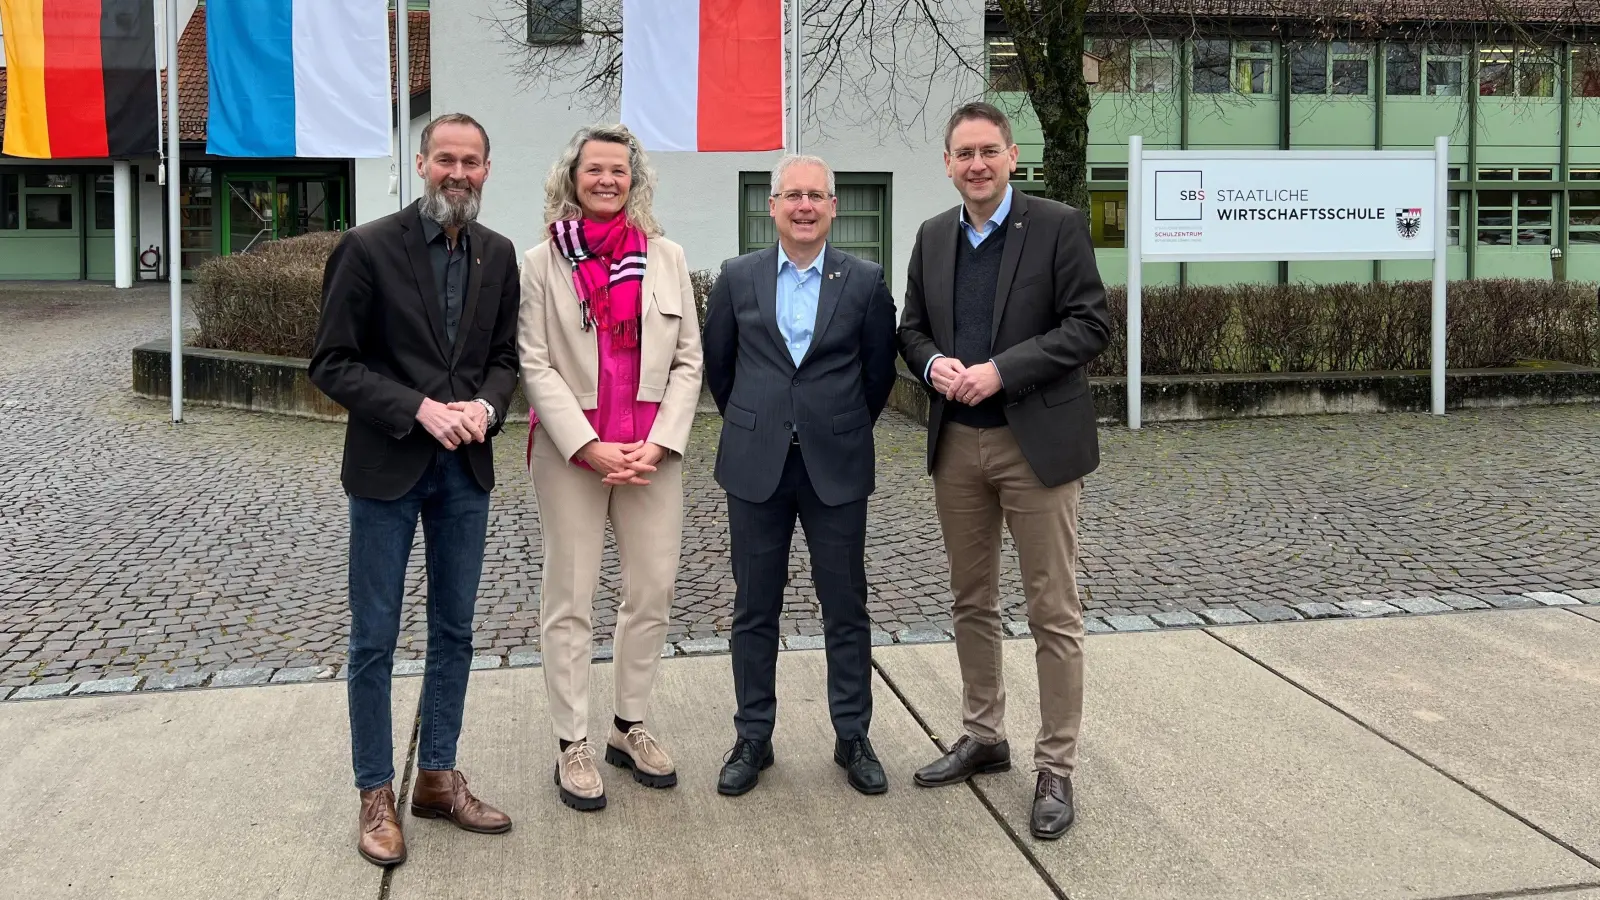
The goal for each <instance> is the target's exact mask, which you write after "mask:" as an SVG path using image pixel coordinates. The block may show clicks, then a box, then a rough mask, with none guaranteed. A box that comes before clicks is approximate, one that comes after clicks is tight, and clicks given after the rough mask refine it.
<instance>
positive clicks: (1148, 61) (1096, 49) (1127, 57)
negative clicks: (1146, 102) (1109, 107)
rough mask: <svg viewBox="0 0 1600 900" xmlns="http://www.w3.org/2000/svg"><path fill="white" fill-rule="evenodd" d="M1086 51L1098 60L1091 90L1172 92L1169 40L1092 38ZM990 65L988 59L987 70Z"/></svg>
mask: <svg viewBox="0 0 1600 900" xmlns="http://www.w3.org/2000/svg"><path fill="white" fill-rule="evenodd" d="M1088 51H1089V53H1090V54H1091V55H1093V56H1097V57H1099V58H1100V59H1101V60H1102V62H1101V63H1100V82H1099V83H1098V84H1095V85H1092V86H1091V87H1092V89H1093V90H1095V91H1098V92H1100V93H1104V94H1122V93H1127V92H1128V91H1130V90H1132V91H1134V92H1136V93H1140V94H1169V93H1171V92H1172V85H1173V82H1174V81H1175V80H1176V79H1175V78H1174V77H1173V73H1174V72H1175V71H1176V68H1175V62H1174V59H1173V56H1174V54H1173V43H1172V41H1155V40H1137V41H1135V40H1127V39H1124V38H1093V39H1091V40H1090V41H1089V43H1088ZM993 68H994V64H993V62H991V63H990V71H991V72H992V71H993ZM996 90H999V88H996ZM1019 90H1020V88H1019Z"/></svg>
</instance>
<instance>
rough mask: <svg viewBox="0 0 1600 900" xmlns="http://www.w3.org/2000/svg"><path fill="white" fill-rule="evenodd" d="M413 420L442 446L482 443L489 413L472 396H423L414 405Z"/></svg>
mask: <svg viewBox="0 0 1600 900" xmlns="http://www.w3.org/2000/svg"><path fill="white" fill-rule="evenodd" d="M417 421H418V422H421V423H422V427H423V428H426V429H428V433H429V434H431V435H433V437H434V440H437V441H438V442H439V443H441V444H443V445H444V448H445V449H446V450H454V449H456V448H457V447H460V446H461V445H463V444H472V443H482V442H483V441H484V440H485V439H486V436H487V435H488V433H489V413H488V412H487V411H486V410H485V409H484V408H483V404H482V403H479V402H477V401H476V400H465V401H462V400H457V401H455V402H453V403H440V402H439V401H437V400H434V399H432V398H431V397H424V398H422V406H421V407H420V408H418V409H417Z"/></svg>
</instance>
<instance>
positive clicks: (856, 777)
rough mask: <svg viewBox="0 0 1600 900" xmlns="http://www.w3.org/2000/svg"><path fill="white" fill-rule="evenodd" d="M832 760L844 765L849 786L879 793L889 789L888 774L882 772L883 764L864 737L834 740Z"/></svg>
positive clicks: (867, 792)
mask: <svg viewBox="0 0 1600 900" xmlns="http://www.w3.org/2000/svg"><path fill="white" fill-rule="evenodd" d="M833 761H834V762H836V763H838V764H839V765H841V766H843V767H844V774H845V778H846V779H847V780H848V781H849V782H850V786H851V787H853V788H855V789H856V790H858V791H860V792H861V793H863V794H881V793H883V792H884V791H887V790H888V789H889V776H887V775H885V774H883V764H882V763H880V762H878V754H876V753H874V752H872V742H871V741H869V740H867V739H866V738H864V737H858V738H851V739H850V740H848V741H834V742H833Z"/></svg>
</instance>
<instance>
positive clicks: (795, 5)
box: [789, 0, 805, 156]
mask: <svg viewBox="0 0 1600 900" xmlns="http://www.w3.org/2000/svg"><path fill="white" fill-rule="evenodd" d="M789 8H790V10H792V11H793V12H792V15H793V18H794V22H793V24H794V50H793V52H792V53H790V54H789V56H790V63H789V65H790V71H791V74H792V76H793V77H791V78H790V79H789V91H790V94H791V99H790V101H789V102H790V104H791V106H792V108H793V110H794V150H793V151H792V152H793V153H794V154H795V155H797V156H798V155H799V154H800V46H801V45H800V38H801V34H800V31H801V28H800V19H801V17H802V16H803V15H805V0H790V3H789Z"/></svg>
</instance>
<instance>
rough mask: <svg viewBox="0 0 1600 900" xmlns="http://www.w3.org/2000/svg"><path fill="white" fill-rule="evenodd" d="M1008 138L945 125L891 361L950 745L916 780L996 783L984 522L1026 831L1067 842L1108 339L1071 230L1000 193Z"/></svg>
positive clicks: (998, 746)
mask: <svg viewBox="0 0 1600 900" xmlns="http://www.w3.org/2000/svg"><path fill="white" fill-rule="evenodd" d="M1016 165H1017V146H1016V144H1014V143H1012V140H1011V123H1010V122H1009V121H1007V119H1006V117H1005V114H1003V113H1002V112H1001V111H1000V110H999V109H996V108H995V107H993V106H991V105H989V104H987V103H970V104H967V105H966V106H963V107H961V108H960V109H958V110H956V112H955V115H953V116H951V118H950V122H949V125H948V126H947V127H946V129H945V168H946V171H947V173H948V174H949V176H950V180H951V181H952V182H954V184H955V186H956V190H957V191H959V192H960V193H961V197H962V201H963V202H962V204H961V205H960V206H957V207H956V208H954V209H952V210H950V211H948V212H945V213H942V214H940V215H938V216H935V217H933V218H932V219H929V220H928V221H926V222H924V223H922V227H921V229H919V230H918V232H917V242H916V245H915V246H914V248H913V249H912V251H911V270H910V274H909V275H908V276H907V280H906V303H905V309H904V311H903V314H902V318H901V321H900V352H901V354H902V355H903V356H904V357H905V360H906V363H907V364H908V365H909V366H910V367H911V370H912V371H913V372H915V373H917V374H918V375H920V376H922V378H923V380H924V381H926V382H927V384H928V385H929V387H930V389H931V390H930V393H931V394H932V399H931V402H930V404H929V410H928V469H929V471H930V472H932V473H933V485H934V497H935V502H936V504H937V506H938V512H939V524H940V527H941V529H942V530H943V532H944V542H945V548H946V553H947V554H948V555H949V559H950V590H951V592H952V593H953V594H954V596H955V606H954V609H953V613H952V617H953V620H954V625H955V636H956V654H957V656H958V657H959V659H960V663H961V679H962V682H963V685H964V691H965V702H964V706H965V709H964V711H963V716H962V722H963V728H964V731H965V734H963V735H962V736H961V738H959V739H958V740H957V741H956V743H955V745H954V746H953V747H952V748H951V749H950V752H949V753H947V754H945V755H944V756H943V757H941V758H940V759H938V760H937V761H935V762H934V763H932V764H930V765H928V766H926V767H924V768H922V769H920V770H918V771H917V773H916V775H915V777H914V780H915V781H916V782H917V784H919V785H922V786H924V787H933V786H937V785H944V784H956V783H960V782H963V781H966V780H967V779H968V778H970V777H971V776H972V775H974V774H975V773H978V772H999V771H1004V770H1006V769H1009V768H1010V767H1011V749H1010V745H1009V744H1008V743H1007V742H1006V736H1005V699H1006V695H1005V686H1004V685H1003V684H1002V682H1001V676H1000V652H1001V643H1000V638H1001V630H1000V629H1001V623H1000V538H1001V532H1000V527H1001V523H1002V522H1004V523H1005V524H1006V525H1007V526H1008V527H1009V528H1010V529H1011V537H1012V540H1013V541H1014V542H1015V543H1016V545H1017V555H1018V557H1019V561H1020V562H1021V565H1022V576H1023V588H1024V592H1025V593H1026V595H1027V600H1028V622H1029V625H1030V627H1031V629H1032V631H1033V640H1034V646H1035V652H1034V656H1035V660H1036V663H1037V665H1038V668H1039V711H1040V716H1041V719H1042V723H1043V724H1042V725H1041V727H1040V729H1039V735H1038V738H1037V740H1036V741H1035V744H1034V754H1033V761H1034V767H1035V768H1036V769H1037V770H1038V783H1037V785H1036V790H1035V792H1034V804H1033V813H1032V819H1031V822H1030V830H1031V831H1032V833H1033V834H1034V836H1035V837H1039V838H1045V839H1051V838H1058V837H1060V836H1061V835H1063V834H1065V833H1066V831H1067V829H1068V828H1069V827H1071V825H1072V821H1073V817H1074V813H1073V806H1072V772H1073V768H1074V767H1075V766H1076V764H1077V746H1078V725H1079V722H1080V721H1081V720H1082V717H1083V607H1082V605H1081V604H1080V602H1079V597H1078V587H1077V580H1076V579H1077V571H1076V570H1077V561H1078V497H1079V493H1080V491H1081V489H1082V486H1083V477H1084V476H1085V475H1087V474H1089V473H1090V472H1092V471H1094V469H1095V467H1096V466H1098V465H1099V462H1100V449H1099V443H1098V441H1097V438H1096V436H1095V416H1094V405H1093V403H1092V400H1091V397H1090V394H1089V379H1088V375H1087V374H1086V373H1085V371H1084V367H1085V366H1087V365H1088V364H1089V362H1090V361H1091V360H1093V359H1094V358H1095V357H1096V356H1098V355H1100V352H1101V351H1102V350H1103V349H1105V346H1106V341H1107V339H1108V337H1109V335H1110V330H1111V327H1110V320H1109V318H1108V316H1107V313H1106V303H1105V289H1104V288H1103V287H1102V285H1101V283H1100V273H1099V270H1098V268H1097V267H1096V265H1095V259H1094V248H1093V247H1092V246H1091V245H1090V242H1089V229H1088V226H1087V224H1086V223H1085V221H1084V217H1083V214H1082V213H1080V212H1078V211H1077V210H1075V209H1072V208H1071V207H1067V206H1063V205H1062V204H1060V203H1056V202H1053V201H1051V200H1045V199H1040V198H1033V197H1029V196H1028V195H1026V194H1023V193H1020V192H1016V191H1013V190H1012V188H1011V185H1010V184H1009V181H1010V176H1011V172H1012V171H1014V170H1015V169H1016Z"/></svg>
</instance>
